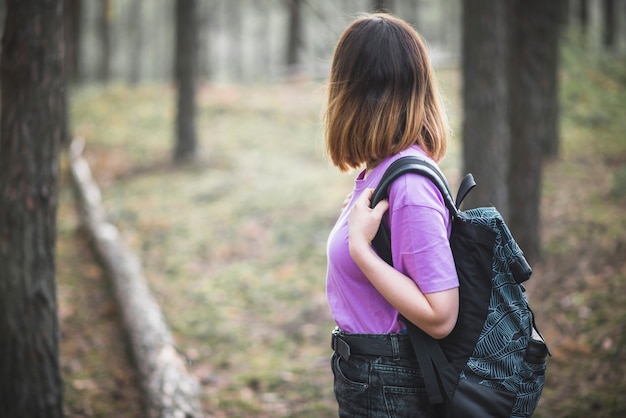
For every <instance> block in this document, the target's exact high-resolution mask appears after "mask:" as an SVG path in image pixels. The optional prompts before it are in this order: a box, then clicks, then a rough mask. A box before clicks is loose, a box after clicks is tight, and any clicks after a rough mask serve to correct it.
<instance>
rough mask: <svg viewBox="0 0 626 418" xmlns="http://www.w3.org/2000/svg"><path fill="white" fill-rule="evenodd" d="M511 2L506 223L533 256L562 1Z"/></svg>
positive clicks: (554, 130) (550, 142)
mask: <svg viewBox="0 0 626 418" xmlns="http://www.w3.org/2000/svg"><path fill="white" fill-rule="evenodd" d="M513 3H514V5H515V6H514V14H513V18H512V21H511V28H512V37H511V48H510V51H511V53H510V59H511V61H510V67H509V91H510V94H511V101H510V121H511V138H512V139H511V157H510V173H509V202H510V205H509V207H510V212H509V214H510V216H509V219H508V226H509V228H510V229H511V232H512V233H513V235H514V236H515V238H516V241H517V243H518V244H519V246H520V247H521V248H522V250H523V251H524V253H525V255H526V257H527V258H528V259H529V260H534V259H536V258H538V256H539V253H540V237H539V206H540V197H541V177H542V171H543V170H542V166H543V162H544V161H545V159H546V157H547V156H549V155H555V154H556V149H557V148H558V107H559V106H558V87H557V86H558V81H557V67H558V35H559V24H560V22H561V18H562V15H561V12H562V9H561V7H562V5H563V3H562V1H561V0H553V1H550V2H545V1H543V0H516V1H515V2H513Z"/></svg>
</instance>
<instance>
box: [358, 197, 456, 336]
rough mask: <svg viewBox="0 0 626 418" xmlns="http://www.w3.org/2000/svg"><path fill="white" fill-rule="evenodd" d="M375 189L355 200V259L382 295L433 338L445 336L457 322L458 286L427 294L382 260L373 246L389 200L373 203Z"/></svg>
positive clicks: (411, 280)
mask: <svg viewBox="0 0 626 418" xmlns="http://www.w3.org/2000/svg"><path fill="white" fill-rule="evenodd" d="M372 192H373V190H371V189H368V190H366V191H365V192H364V193H363V194H362V195H361V196H360V197H359V199H358V200H357V201H356V202H355V204H354V206H353V208H352V212H351V214H350V219H349V241H348V242H349V249H350V255H351V257H352V259H353V260H354V262H355V263H356V264H357V265H358V266H359V268H360V269H361V271H363V273H364V274H365V276H366V277H367V278H368V279H369V281H370V282H371V283H372V285H373V286H374V287H376V289H377V290H378V292H380V294H381V295H383V297H384V298H385V299H386V300H387V301H388V302H389V303H391V304H392V305H393V306H394V307H395V308H396V309H397V310H398V311H399V312H400V313H401V314H402V315H403V316H404V317H405V318H406V319H407V320H409V321H411V322H412V323H414V324H415V325H417V326H418V327H420V328H421V329H422V330H423V331H425V332H426V333H428V334H429V335H431V336H432V337H433V338H444V337H445V336H447V335H448V334H449V333H450V332H451V331H452V329H453V328H454V325H455V324H456V320H457V316H458V309H459V292H458V288H454V289H449V290H444V291H440V292H434V293H428V294H424V293H422V292H421V291H420V289H419V288H418V287H417V285H416V284H415V282H414V281H413V279H411V278H410V277H408V276H406V275H404V274H402V273H401V272H399V271H398V270H396V269H394V268H393V267H392V266H390V265H389V264H387V263H386V262H385V261H384V260H382V259H381V258H380V257H379V256H378V254H376V252H375V251H374V249H373V248H372V246H371V241H372V239H373V238H374V236H375V235H376V231H377V230H378V226H379V225H380V222H381V219H382V216H383V214H384V213H385V211H387V209H388V206H389V205H388V203H387V202H386V201H382V202H380V203H379V204H378V205H376V207H375V208H373V209H371V208H370V207H369V204H370V198H371V195H372Z"/></svg>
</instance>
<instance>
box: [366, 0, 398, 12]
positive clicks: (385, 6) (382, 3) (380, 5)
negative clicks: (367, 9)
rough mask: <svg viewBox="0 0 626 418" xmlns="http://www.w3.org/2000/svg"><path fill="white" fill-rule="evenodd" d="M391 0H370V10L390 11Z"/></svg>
mask: <svg viewBox="0 0 626 418" xmlns="http://www.w3.org/2000/svg"><path fill="white" fill-rule="evenodd" d="M392 6H393V0H373V1H372V9H371V10H372V11H373V12H380V11H389V12H393V11H392Z"/></svg>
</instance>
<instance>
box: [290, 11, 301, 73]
mask: <svg viewBox="0 0 626 418" xmlns="http://www.w3.org/2000/svg"><path fill="white" fill-rule="evenodd" d="M287 8H288V10H289V31H288V33H287V71H288V73H289V74H290V75H291V74H294V73H296V72H297V68H298V65H299V64H300V56H299V52H300V48H301V47H302V45H303V36H304V35H303V32H302V1H301V0H287Z"/></svg>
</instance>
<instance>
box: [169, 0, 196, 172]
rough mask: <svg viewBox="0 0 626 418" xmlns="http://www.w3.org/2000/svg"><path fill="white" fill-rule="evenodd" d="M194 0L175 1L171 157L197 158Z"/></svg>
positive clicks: (182, 158) (177, 160) (187, 159)
mask: <svg viewBox="0 0 626 418" xmlns="http://www.w3.org/2000/svg"><path fill="white" fill-rule="evenodd" d="M197 9H198V8H197V3H196V0H176V57H175V77H176V85H177V89H178V106H177V109H178V110H177V115H176V146H175V148H174V160H175V161H176V162H188V161H192V160H194V159H195V158H196V154H197V148H198V140H197V134H196V72H197V65H196V61H197V56H198V21H197Z"/></svg>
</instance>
